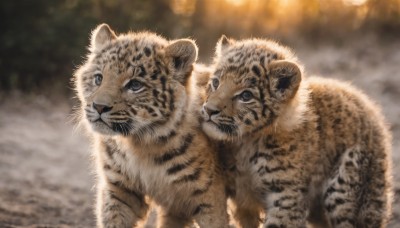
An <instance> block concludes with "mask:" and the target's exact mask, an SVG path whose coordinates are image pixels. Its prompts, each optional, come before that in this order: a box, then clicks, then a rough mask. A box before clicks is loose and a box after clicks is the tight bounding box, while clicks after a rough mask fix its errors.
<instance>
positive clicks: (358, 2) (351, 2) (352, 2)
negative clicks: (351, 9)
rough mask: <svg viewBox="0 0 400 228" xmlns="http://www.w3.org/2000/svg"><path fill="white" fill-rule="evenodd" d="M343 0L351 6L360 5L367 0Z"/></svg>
mask: <svg viewBox="0 0 400 228" xmlns="http://www.w3.org/2000/svg"><path fill="white" fill-rule="evenodd" d="M343 2H344V3H345V4H347V5H353V6H361V5H363V4H364V3H366V2H367V0H343Z"/></svg>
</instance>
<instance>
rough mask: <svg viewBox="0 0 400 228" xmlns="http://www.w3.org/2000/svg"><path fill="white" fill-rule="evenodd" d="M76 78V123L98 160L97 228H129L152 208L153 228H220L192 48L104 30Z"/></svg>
mask: <svg viewBox="0 0 400 228" xmlns="http://www.w3.org/2000/svg"><path fill="white" fill-rule="evenodd" d="M90 50H91V53H90V55H89V57H88V60H87V61H86V63H85V64H84V65H83V66H81V67H80V68H79V69H78V71H77V72H76V90H77V93H78V96H79V99H80V101H81V110H82V122H83V123H84V124H86V125H87V127H88V129H91V134H92V135H93V138H94V144H95V150H94V152H95V157H96V160H97V174H98V194H97V224H98V227H136V226H139V225H140V222H141V221H143V220H144V219H145V217H146V214H147V212H148V208H149V203H150V202H151V201H154V202H155V203H156V204H157V205H159V208H160V211H159V219H158V220H159V222H158V227H185V226H186V225H188V224H190V223H192V222H193V220H195V221H196V222H197V223H198V224H199V225H200V227H218V228H219V227H227V226H228V215H227V210H226V196H225V188H224V185H223V181H222V175H221V174H220V171H219V170H218V167H217V164H218V161H217V156H216V152H215V148H214V147H213V145H212V144H211V143H210V142H209V141H208V139H207V138H206V137H205V135H204V134H203V133H202V132H201V131H200V123H199V115H198V111H196V110H198V107H200V105H201V104H200V103H199V102H200V101H199V99H198V97H199V96H198V95H196V88H195V87H196V86H195V84H194V83H192V81H191V77H190V75H191V73H192V69H193V63H194V61H195V60H196V58H197V48H196V46H195V44H194V43H193V42H192V41H190V40H186V39H185V40H177V41H167V40H165V39H163V38H161V37H159V36H157V35H154V34H151V33H129V34H125V35H120V36H118V37H117V36H116V35H115V33H114V32H113V31H112V30H111V29H110V28H109V27H108V26H107V25H105V24H103V25H100V26H99V27H98V28H97V29H96V30H95V31H94V33H93V36H92V46H91V49H90Z"/></svg>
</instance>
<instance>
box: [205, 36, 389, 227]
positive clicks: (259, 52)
mask: <svg viewBox="0 0 400 228" xmlns="http://www.w3.org/2000/svg"><path fill="white" fill-rule="evenodd" d="M212 68H213V72H212V74H211V76H210V82H209V84H208V87H207V93H206V94H207V96H206V101H205V103H204V106H203V110H202V115H203V118H204V121H203V123H202V126H203V129H204V131H205V132H206V133H207V134H208V135H209V136H210V137H212V138H215V139H218V140H222V141H224V144H225V145H224V146H225V148H224V146H222V147H221V148H222V149H221V153H222V154H223V156H221V157H225V158H226V159H227V160H233V162H230V165H229V167H230V168H229V169H226V170H228V171H229V172H227V175H228V176H233V179H234V181H233V183H235V184H234V185H235V187H234V188H233V189H232V190H231V191H230V192H231V197H232V198H233V201H234V203H235V208H236V209H235V211H234V215H235V218H236V219H237V222H238V226H239V227H245V228H251V227H258V225H259V223H260V220H261V219H262V216H261V212H266V215H265V221H264V222H263V226H264V227H269V228H272V227H306V224H307V220H306V218H307V217H308V222H309V223H310V224H312V225H314V226H315V227H385V226H386V224H387V222H388V219H389V216H390V213H391V202H392V199H391V195H392V189H391V161H390V159H391V146H390V144H391V142H390V140H391V135H390V132H389V131H388V127H387V126H386V124H385V121H384V118H383V117H382V115H381V114H380V110H379V108H378V107H377V106H376V105H374V104H373V103H372V102H371V101H370V100H369V98H368V97H367V96H365V95H364V94H363V93H362V92H360V91H359V90H357V89H355V88H354V87H352V86H350V85H348V84H345V83H342V82H338V81H335V80H328V79H322V78H309V79H307V78H303V72H302V67H301V66H300V65H299V64H298V63H297V60H296V58H295V57H294V55H293V54H292V53H291V52H290V51H289V50H288V49H286V48H284V47H282V46H280V45H278V44H277V43H274V42H271V41H266V40H258V39H253V40H243V41H234V40H229V39H227V38H226V37H223V38H222V39H221V40H220V42H219V44H218V46H217V56H216V58H215V63H214V65H213V67H212Z"/></svg>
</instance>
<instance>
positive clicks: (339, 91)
mask: <svg viewBox="0 0 400 228" xmlns="http://www.w3.org/2000/svg"><path fill="white" fill-rule="evenodd" d="M306 81H307V84H308V88H309V90H310V100H311V101H310V102H311V107H312V108H313V109H314V111H315V113H316V114H317V116H318V119H317V121H318V127H317V133H318V134H319V135H320V139H321V140H320V147H322V148H321V149H322V150H326V153H327V154H328V156H329V158H331V159H334V157H336V155H337V153H340V152H341V151H343V150H344V149H345V148H350V147H357V146H358V147H361V148H362V149H366V150H368V151H374V152H376V151H381V152H382V153H385V154H387V153H390V141H391V136H390V133H389V131H388V128H387V126H386V122H385V120H384V118H383V116H382V114H381V110H380V108H379V107H378V106H377V105H376V104H374V102H373V101H371V99H369V98H368V97H367V96H366V95H365V94H364V93H363V92H361V91H360V90H358V89H356V88H354V87H353V86H351V85H350V84H348V83H344V82H339V81H336V80H332V79H324V78H317V77H313V78H309V79H306ZM371 147H379V149H378V148H374V149H372V148H371ZM368 148H369V149H368ZM377 149H378V150H377Z"/></svg>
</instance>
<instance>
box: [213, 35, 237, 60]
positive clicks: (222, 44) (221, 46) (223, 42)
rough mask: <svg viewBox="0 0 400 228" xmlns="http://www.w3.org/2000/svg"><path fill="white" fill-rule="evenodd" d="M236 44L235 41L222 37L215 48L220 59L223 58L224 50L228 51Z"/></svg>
mask: <svg viewBox="0 0 400 228" xmlns="http://www.w3.org/2000/svg"><path fill="white" fill-rule="evenodd" d="M234 43H235V40H234V39H228V37H226V36H225V35H222V36H221V38H219V40H218V43H217V47H216V48H215V50H216V52H217V56H218V57H220V56H222V55H223V52H224V50H226V49H227V48H228V47H229V46H230V45H232V44H234Z"/></svg>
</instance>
